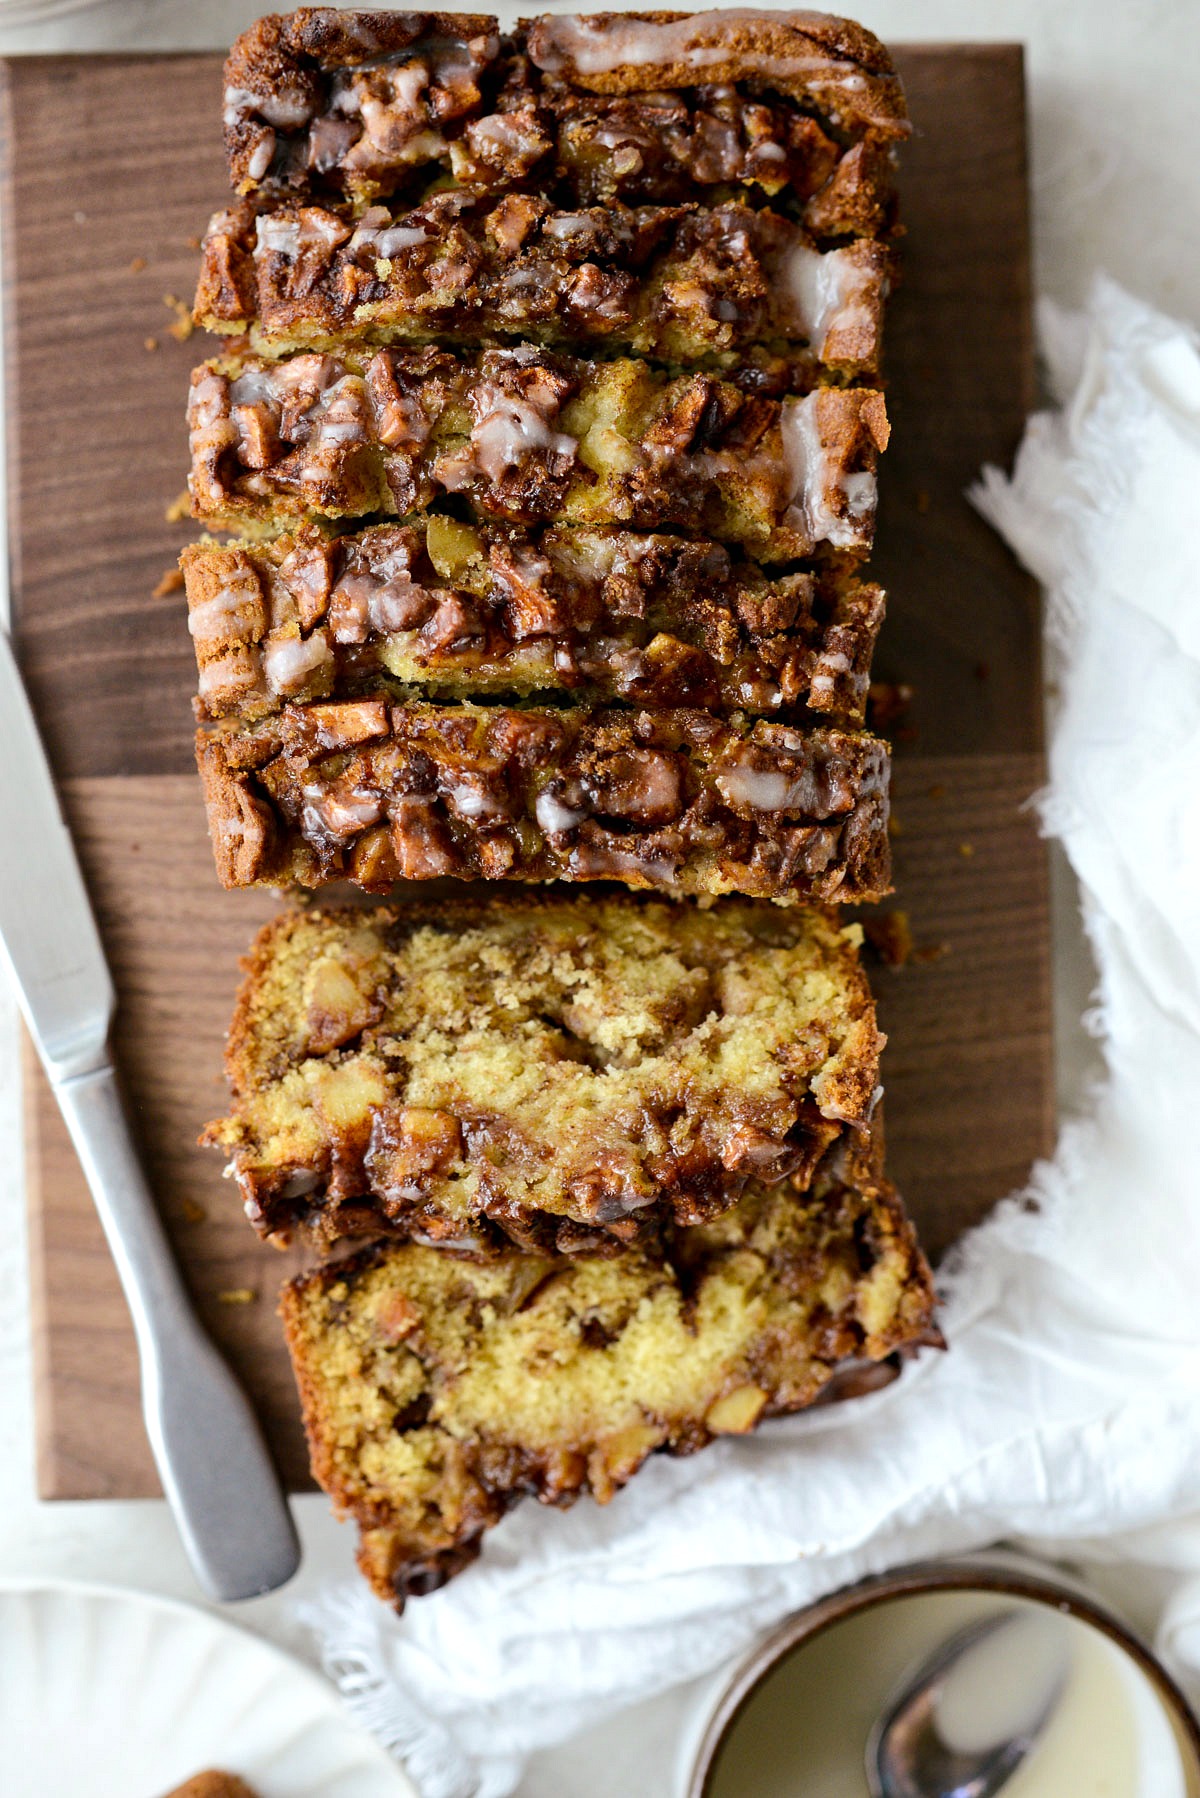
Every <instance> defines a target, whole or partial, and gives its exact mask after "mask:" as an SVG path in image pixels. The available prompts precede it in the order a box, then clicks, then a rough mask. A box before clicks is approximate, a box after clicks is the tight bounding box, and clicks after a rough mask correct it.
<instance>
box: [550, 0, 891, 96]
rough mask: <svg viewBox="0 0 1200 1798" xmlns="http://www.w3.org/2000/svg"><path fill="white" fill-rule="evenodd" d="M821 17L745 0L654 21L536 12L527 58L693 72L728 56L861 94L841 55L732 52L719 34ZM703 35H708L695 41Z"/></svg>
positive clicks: (758, 72) (600, 67)
mask: <svg viewBox="0 0 1200 1798" xmlns="http://www.w3.org/2000/svg"><path fill="white" fill-rule="evenodd" d="M827 23H828V14H825V13H813V12H766V11H762V10H759V9H756V8H751V7H731V8H730V9H729V10H728V11H722V12H707V13H692V14H690V15H687V16H685V17H683V18H679V19H672V20H669V21H668V22H666V23H659V24H655V23H652V22H651V21H649V20H646V19H626V18H619V17H618V18H613V17H604V18H600V19H591V18H588V17H586V16H585V17H580V16H579V15H578V14H574V15H572V14H565V15H563V16H562V17H559V18H551V17H547V16H543V17H542V18H541V19H540V20H539V21H538V24H537V30H536V36H535V38H534V41H533V43H532V44H531V48H530V59H531V61H533V62H534V63H536V65H537V66H538V67H539V68H541V69H545V70H546V71H547V73H549V74H557V73H561V71H562V70H563V69H565V68H567V67H568V66H570V67H572V68H574V69H575V70H576V72H577V73H578V74H580V75H606V74H610V73H612V71H613V70H615V69H618V68H620V67H621V66H622V65H623V64H624V65H626V66H631V67H645V66H646V65H648V64H654V63H663V64H668V65H669V64H673V63H680V62H682V63H685V64H686V65H687V66H688V67H689V68H690V69H692V70H694V71H695V72H696V73H697V74H698V75H699V74H700V73H701V72H702V71H703V70H704V69H707V68H712V67H713V66H714V65H717V64H720V63H727V62H729V61H730V59H731V56H735V55H736V58H737V60H738V61H739V62H740V63H741V64H742V65H743V66H744V71H745V74H746V75H754V76H758V77H760V78H761V79H764V80H772V79H774V80H785V81H786V80H793V79H796V78H797V77H799V78H802V79H804V80H807V81H811V82H813V83H814V84H820V85H823V86H828V87H833V88H838V89H840V90H841V91H842V92H843V93H846V94H854V95H859V94H863V93H865V92H866V91H867V89H868V86H869V83H868V79H867V77H866V75H865V74H864V73H863V72H862V70H861V69H860V68H859V66H858V64H857V63H855V62H853V61H851V60H849V59H848V58H844V57H839V56H830V55H827V54H824V53H823V52H821V51H820V50H812V51H808V52H803V51H800V52H797V53H796V54H794V55H791V56H750V55H747V54H745V53H743V52H741V51H738V52H734V51H732V50H731V46H730V45H729V42H728V39H727V36H726V34H727V33H728V30H729V28H730V27H731V26H737V25H773V26H780V25H782V26H786V27H789V28H790V29H792V30H794V31H797V32H807V31H810V30H811V29H812V28H813V27H814V26H822V25H825V24H827ZM710 34H711V37H712V38H713V40H714V41H710V42H708V43H704V42H702V41H698V40H700V39H702V38H703V37H704V36H706V35H710ZM863 116H864V118H866V119H867V120H868V121H869V122H870V123H874V124H887V123H890V122H892V115H891V114H890V113H888V112H887V111H886V109H881V110H880V111H879V112H878V113H876V112H874V111H866V110H864V113H863Z"/></svg>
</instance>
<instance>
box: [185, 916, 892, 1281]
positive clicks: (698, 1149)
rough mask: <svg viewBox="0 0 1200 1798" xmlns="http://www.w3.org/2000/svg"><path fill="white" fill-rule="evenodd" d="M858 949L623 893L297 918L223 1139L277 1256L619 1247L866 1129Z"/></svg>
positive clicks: (871, 1090) (233, 1046)
mask: <svg viewBox="0 0 1200 1798" xmlns="http://www.w3.org/2000/svg"><path fill="white" fill-rule="evenodd" d="M860 938H861V931H860V929H859V927H858V926H857V925H848V926H845V927H839V925H838V924H837V922H836V920H835V919H834V918H833V917H832V916H830V915H828V914H826V913H824V912H820V911H806V910H800V909H794V910H780V909H778V908H775V907H771V906H761V905H753V904H748V903H746V902H744V901H728V902H726V903H724V904H722V905H719V906H714V907H712V908H710V909H708V910H700V909H699V908H697V907H695V906H692V905H686V904H678V905H669V904H665V903H663V902H661V901H644V900H639V899H636V898H635V897H633V896H632V895H629V894H616V895H607V896H603V897H600V896H592V895H587V896H584V895H579V896H572V897H566V898H563V897H559V896H558V895H556V894H546V895H536V896H535V895H523V896H520V897H517V898H508V897H505V898H503V899H490V898H467V897H464V896H458V897H454V898H451V899H446V900H445V901H443V902H437V903H429V902H422V903H418V902H417V901H415V900H414V901H410V902H409V903H406V904H403V905H399V906H396V907H394V908H388V909H382V908H381V909H379V910H371V911H365V910H361V909H348V910H333V911H317V910H305V911H300V912H293V913H287V914H284V915H283V916H281V917H279V918H277V919H275V920H274V922H272V923H271V924H268V925H267V926H266V928H265V929H264V930H263V931H262V932H261V934H260V935H259V937H258V939H257V941H256V942H255V944H254V947H253V948H252V950H251V952H250V956H249V958H248V960H247V962H246V964H245V966H246V978H245V981H244V983H243V985H242V988H241V991H240V993H239V996H238V1001H237V1008H236V1011H235V1013H234V1018H233V1024H232V1028H231V1030H230V1034H229V1041H228V1049H227V1056H226V1070H227V1073H228V1076H229V1083H230V1088H231V1092H232V1109H231V1112H230V1115H229V1116H228V1117H226V1118H224V1119H222V1120H221V1121H219V1122H218V1123H215V1124H213V1125H211V1126H210V1127H209V1130H208V1132H207V1140H208V1141H209V1142H212V1143H215V1144H218V1145H219V1146H221V1147H222V1148H224V1149H225V1150H226V1152H227V1153H228V1154H229V1156H230V1158H231V1163H232V1170H233V1172H234V1174H235V1175H236V1177H237V1180H238V1183H239V1186H240V1188H241V1191H242V1193H243V1196H244V1198H245V1201H246V1208H247V1211H248V1213H249V1215H250V1217H251V1220H252V1221H253V1222H254V1224H255V1226H256V1227H257V1228H258V1229H259V1231H260V1232H262V1233H263V1234H264V1235H269V1236H273V1237H275V1238H276V1239H277V1240H286V1239H287V1238H288V1236H289V1235H290V1234H291V1233H292V1232H293V1231H296V1230H299V1231H300V1232H302V1233H303V1234H305V1235H306V1236H308V1237H309V1238H310V1239H311V1240H313V1241H316V1242H318V1243H323V1244H327V1243H329V1242H332V1241H335V1240H337V1239H338V1238H339V1237H342V1236H346V1235H355V1234H358V1235H363V1234H387V1233H390V1234H393V1235H398V1236H416V1237H418V1238H422V1239H426V1240H429V1241H435V1242H449V1243H450V1244H451V1245H452V1246H458V1247H466V1248H469V1249H472V1250H478V1251H483V1250H486V1249H487V1248H488V1247H489V1246H494V1245H496V1244H498V1243H501V1242H503V1241H504V1240H505V1239H508V1240H511V1241H516V1242H518V1243H521V1244H523V1245H525V1246H529V1247H534V1248H556V1249H558V1250H559V1251H571V1252H584V1251H586V1252H593V1251H596V1250H602V1249H604V1248H606V1247H607V1248H609V1249H615V1248H617V1247H618V1246H619V1245H620V1244H621V1243H628V1242H630V1241H633V1240H635V1239H637V1238H646V1237H648V1236H652V1235H653V1234H654V1233H655V1232H656V1231H657V1230H658V1229H659V1228H660V1227H661V1225H662V1224H663V1223H664V1222H667V1221H671V1222H675V1223H685V1224H686V1223H694V1222H696V1221H697V1220H699V1219H701V1218H704V1217H708V1216H711V1215H714V1214H716V1213H718V1212H720V1211H722V1210H724V1209H727V1208H728V1207H729V1206H730V1205H732V1204H733V1203H734V1201H735V1200H736V1198H737V1196H738V1194H739V1193H740V1192H741V1190H742V1188H743V1187H744V1186H745V1184H746V1182H747V1180H749V1179H750V1178H752V1177H754V1176H759V1177H762V1178H772V1179H779V1178H782V1177H783V1176H785V1175H790V1176H793V1177H795V1178H796V1179H798V1180H799V1182H800V1183H801V1184H803V1183H804V1181H805V1180H806V1179H807V1178H808V1177H809V1176H810V1175H811V1173H812V1170H813V1168H814V1166H815V1165H816V1162H817V1161H818V1159H819V1158H820V1156H821V1155H822V1153H823V1152H824V1151H825V1149H826V1148H827V1147H828V1146H829V1145H830V1143H831V1142H832V1141H833V1140H834V1139H835V1138H836V1137H837V1136H838V1135H839V1134H841V1133H842V1131H843V1130H844V1129H845V1128H847V1127H849V1128H851V1129H858V1130H861V1131H865V1129H866V1126H867V1124H868V1122H869V1120H870V1118H871V1116H872V1112H873V1109H874V1105H875V1101H876V1097H877V1088H878V1075H879V1051H880V1048H881V1046H882V1040H883V1039H882V1038H881V1037H880V1035H879V1032H878V1030H877V1029H876V1026H875V1008H874V1005H873V1003H872V1000H871V994H870V989H869V988H868V985H867V982H866V978H865V976H864V974H863V972H862V969H861V967H860V966H859V962H858V956H857V952H856V950H857V944H858V942H859V940H860Z"/></svg>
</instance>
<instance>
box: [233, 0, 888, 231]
mask: <svg viewBox="0 0 1200 1798" xmlns="http://www.w3.org/2000/svg"><path fill="white" fill-rule="evenodd" d="M224 102H225V104H224V118H225V147H226V153H227V156H228V160H229V170H230V177H231V180H232V182H233V185H234V187H235V188H236V190H237V192H238V193H239V194H253V195H255V196H256V197H261V198H266V199H276V198H286V197H298V198H311V197H319V198H323V199H333V200H335V201H341V200H346V201H349V202H350V203H351V204H353V205H354V206H356V207H358V208H359V209H361V208H362V206H363V205H364V204H366V203H367V202H369V201H372V200H375V199H378V198H380V197H381V196H383V197H393V196H401V197H405V196H407V197H409V198H413V199H415V198H419V197H420V196H421V194H422V193H423V192H424V191H426V190H427V189H428V188H429V187H430V186H431V185H435V186H436V185H438V184H444V182H445V180H446V178H447V177H451V176H452V177H453V179H454V181H455V182H457V183H458V184H459V185H460V186H466V187H472V188H474V189H476V190H481V191H484V192H487V193H493V194H509V193H518V192H524V191H531V192H550V191H553V192H555V193H557V194H558V195H559V196H560V197H561V199H562V200H563V203H564V204H565V205H567V206H579V205H584V206H589V205H595V204H599V205H610V204H612V203H614V202H622V201H623V202H625V203H628V204H639V203H642V204H645V203H649V204H652V205H662V204H668V205H669V204H673V203H676V202H679V201H681V200H682V201H696V200H701V201H703V200H705V199H707V198H709V197H711V196H712V195H713V194H714V193H716V194H726V195H728V194H733V195H734V196H748V197H757V198H759V199H761V197H762V196H763V195H766V196H776V195H780V196H787V197H788V198H789V199H790V201H791V202H792V203H793V204H795V205H796V206H797V207H799V208H800V209H801V210H802V214H803V217H804V219H805V223H806V224H807V225H808V227H809V229H813V230H816V231H817V232H818V234H820V233H821V232H825V233H826V234H828V235H830V236H834V237H843V236H846V235H848V234H851V233H853V232H858V231H861V232H864V233H867V234H876V233H878V232H880V231H884V230H886V229H888V227H889V225H890V220H891V215H892V200H893V195H892V189H893V179H892V163H891V155H890V151H891V146H892V144H893V143H894V142H895V141H896V140H897V139H899V138H901V137H903V136H904V135H905V133H906V132H907V130H908V125H907V121H906V116H905V109H904V96H903V93H902V90H901V87H900V83H899V81H898V80H897V78H896V75H895V71H894V69H893V68H892V65H891V62H890V60H889V58H888V56H887V52H886V51H885V50H884V49H883V47H882V45H881V44H880V43H879V41H878V40H877V39H876V38H873V37H872V36H871V34H870V33H869V32H866V31H863V29H862V28H861V27H860V26H857V25H853V24H851V23H849V22H848V21H846V20H839V19H833V18H829V17H826V16H823V15H820V14H816V13H797V14H787V13H767V14H760V15H755V14H749V13H746V12H744V11H743V12H735V13H733V14H728V13H726V14H722V13H715V12H710V13H699V14H695V15H685V14H670V13H660V14H649V15H646V14H641V15H628V16H627V15H622V14H611V13H610V14H595V15H592V16H591V17H589V18H587V19H584V20H582V21H579V20H573V19H570V18H564V19H555V18H551V17H544V18H542V19H535V20H532V21H529V22H527V23H526V24H525V25H523V26H521V27H519V28H518V29H517V31H516V32H514V33H512V34H507V35H502V34H501V32H500V31H499V29H498V26H497V22H496V20H495V19H494V18H492V17H489V16H487V15H468V14H452V13H451V14H447V13H394V12H393V13H387V12H356V11H353V10H351V9H346V10H344V11H343V10H335V9H333V8H329V7H306V8H302V9H301V10H300V11H298V12H293V13H283V14H274V15H272V16H270V17H268V18H264V19H259V20H258V22H257V23H256V24H255V25H252V26H251V27H250V29H249V30H248V31H247V32H245V33H243V35H242V36H241V37H240V38H239V39H238V40H237V42H236V43H235V44H234V46H233V49H232V50H231V52H230V55H229V59H228V61H227V63H226V65H225V92H224Z"/></svg>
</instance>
